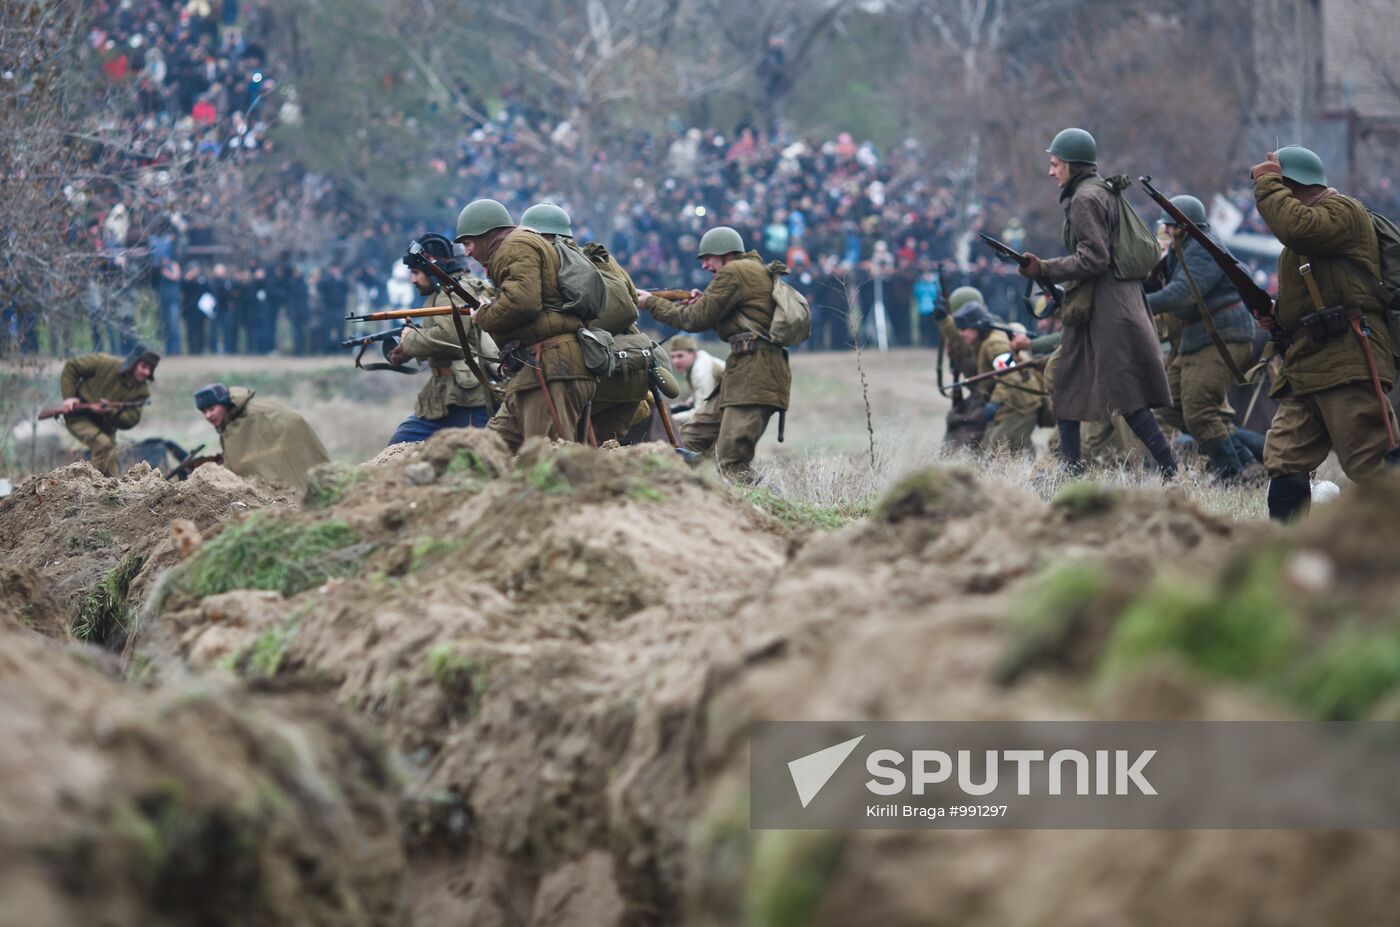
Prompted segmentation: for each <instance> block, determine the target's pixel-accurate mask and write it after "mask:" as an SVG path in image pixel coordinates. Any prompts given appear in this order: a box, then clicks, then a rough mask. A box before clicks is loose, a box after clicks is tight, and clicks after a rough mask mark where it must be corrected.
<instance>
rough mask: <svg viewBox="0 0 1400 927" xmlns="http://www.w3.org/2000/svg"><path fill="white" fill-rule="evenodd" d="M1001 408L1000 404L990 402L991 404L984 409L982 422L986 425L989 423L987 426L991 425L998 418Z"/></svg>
mask: <svg viewBox="0 0 1400 927" xmlns="http://www.w3.org/2000/svg"><path fill="white" fill-rule="evenodd" d="M1000 408H1001V405H1000V403H995V402H989V403H987V404H986V405H985V406H983V407H982V421H983V422H985V423H987V424H990V423H991V421H992V419H994V418H996V417H997V409H1000Z"/></svg>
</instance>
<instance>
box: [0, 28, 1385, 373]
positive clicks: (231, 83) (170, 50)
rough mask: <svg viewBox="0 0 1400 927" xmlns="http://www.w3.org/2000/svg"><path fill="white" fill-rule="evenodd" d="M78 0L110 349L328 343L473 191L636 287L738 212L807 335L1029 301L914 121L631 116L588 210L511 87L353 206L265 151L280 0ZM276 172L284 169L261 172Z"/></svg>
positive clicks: (1237, 198) (651, 282) (88, 192)
mask: <svg viewBox="0 0 1400 927" xmlns="http://www.w3.org/2000/svg"><path fill="white" fill-rule="evenodd" d="M93 12H94V19H93V22H94V27H93V28H92V30H91V32H90V33H89V35H88V40H87V46H88V48H89V49H90V51H91V52H92V54H94V55H95V56H96V57H97V60H98V62H99V65H100V67H101V69H102V72H103V73H104V74H105V75H106V78H107V82H108V85H109V89H110V91H111V92H113V93H116V94H120V95H122V97H123V98H124V99H126V100H129V101H130V104H129V105H126V106H124V107H122V108H121V112H122V113H123V114H124V115H123V116H122V119H124V120H125V121H124V122H123V123H122V124H120V125H112V126H107V127H104V128H105V129H106V130H107V131H109V132H111V133H117V134H120V135H122V136H123V139H124V141H123V144H125V145H127V147H128V150H129V151H131V152H133V153H134V154H133V155H132V157H134V158H136V159H137V160H138V161H139V167H141V168H142V170H141V171H140V172H139V174H138V176H140V177H141V178H142V182H141V183H139V184H136V185H118V184H111V185H102V184H93V185H88V186H85V187H83V188H82V189H77V190H73V191H71V194H70V196H71V197H72V198H74V199H75V201H76V202H77V203H78V205H79V206H80V207H81V209H80V215H81V216H82V217H83V228H82V229H81V230H79V231H78V233H77V234H78V235H80V236H82V237H85V238H86V240H87V243H88V244H90V245H91V248H92V250H93V252H95V253H97V254H99V255H101V257H100V258H99V259H98V260H97V261H96V262H95V265H96V266H95V267H94V268H93V273H92V276H91V279H90V281H89V282H88V284H87V287H86V298H85V300H84V305H83V307H82V309H81V313H82V319H81V320H80V321H79V322H78V323H77V324H76V325H75V326H72V327H76V328H84V327H85V328H87V329H88V330H89V331H90V337H91V341H92V343H93V345H95V346H97V347H100V348H105V349H107V350H112V351H121V350H123V349H124V348H126V347H127V346H128V345H129V344H130V343H132V342H133V341H134V340H135V339H136V338H138V337H142V338H146V339H147V340H150V341H151V342H152V343H154V344H158V345H160V346H161V347H162V348H163V349H164V351H165V352H166V353H167V354H179V353H195V354H198V353H205V352H226V353H262V354H267V353H273V352H277V353H283V354H298V355H300V354H317V353H328V352H333V351H335V350H336V343H337V342H338V341H339V340H340V339H342V338H344V337H347V335H348V334H350V332H349V330H348V329H347V325H346V323H345V321H344V319H345V315H346V313H347V311H349V310H351V309H357V310H364V309H372V308H391V307H395V308H397V307H403V306H407V305H413V304H414V303H415V299H416V294H415V293H414V292H413V291H412V289H411V288H410V287H408V286H407V283H406V272H405V270H404V269H403V268H402V266H401V265H400V264H399V258H400V257H401V255H402V249H403V247H404V246H405V245H406V244H407V243H408V241H409V240H410V239H411V238H413V237H415V236H417V235H420V234H423V233H425V232H429V231H440V232H448V233H449V234H450V231H451V229H450V223H451V222H452V220H453V219H454V218H455V215H456V210H457V209H458V208H460V206H461V205H462V204H464V203H465V202H466V201H468V200H470V199H473V198H475V197H478V196H494V197H496V198H498V199H501V200H502V201H503V202H505V203H506V204H507V206H508V207H509V208H510V209H511V210H512V212H513V213H514V214H515V215H517V216H518V215H519V213H520V212H521V211H522V210H523V209H524V208H525V207H526V206H528V205H530V204H531V203H534V202H538V201H542V200H549V201H554V202H558V203H560V204H561V205H563V206H565V207H566V208H567V209H569V210H570V211H571V212H572V214H573V216H574V222H575V231H576V237H577V238H579V239H580V240H601V241H603V242H604V243H605V244H606V245H607V246H608V247H609V250H610V251H612V252H613V254H614V255H615V256H617V258H618V260H619V261H620V262H621V263H622V264H623V266H625V267H626V268H627V269H628V271H629V272H630V273H631V274H632V276H633V277H634V279H635V280H636V282H637V284H638V286H641V287H645V288H670V287H703V286H704V285H705V283H706V280H707V275H706V274H705V273H704V272H703V271H701V269H700V268H699V265H698V262H697V261H696V259H695V256H694V255H695V248H696V245H697V242H698V239H699V236H700V234H701V233H702V232H703V231H704V230H705V229H706V228H709V227H712V226H714V225H732V226H734V227H735V228H737V229H738V230H739V231H740V232H741V233H742V234H743V236H744V238H745V241H746V242H747V243H748V245H749V247H750V248H752V249H754V250H757V251H758V252H759V253H760V254H761V255H762V256H763V257H764V258H765V259H770V260H772V259H776V260H781V261H784V262H785V263H786V264H787V265H788V266H789V268H791V271H792V274H791V276H790V277H789V278H788V279H789V282H791V283H793V284H794V285H795V286H797V287H798V288H799V289H800V290H802V291H803V292H804V293H806V294H807V296H808V297H809V299H810V301H811V304H812V307H813V312H814V332H813V338H812V340H811V341H810V342H809V343H808V345H806V346H805V349H808V350H837V349H843V348H846V347H849V346H850V345H851V344H852V343H853V342H854V340H855V339H859V338H873V337H875V334H876V330H875V329H876V326H875V318H876V303H877V301H878V302H879V303H881V304H882V305H883V309H884V324H883V325H881V326H880V328H881V331H882V333H883V335H884V336H885V337H886V339H887V340H888V342H889V343H890V344H891V345H932V344H935V343H936V339H937V333H936V330H935V326H934V324H933V321H932V313H933V309H934V306H935V304H936V303H937V301H938V299H939V297H940V293H941V291H942V289H943V288H945V287H946V288H953V287H957V286H960V285H963V284H972V285H975V286H978V287H979V288H981V289H982V290H983V292H984V293H985V294H986V295H987V297H988V300H989V302H990V303H991V304H992V308H993V309H994V310H996V311H998V312H1000V313H1001V314H1003V315H1004V316H1006V317H1008V318H1009V319H1010V320H1019V321H1023V322H1030V321H1031V319H1030V318H1029V316H1028V315H1027V314H1026V313H1025V310H1024V307H1023V304H1022V300H1021V298H1020V297H1021V294H1022V292H1023V286H1022V284H1023V281H1021V280H1020V278H1018V277H1017V276H1016V275H1015V273H1014V268H1011V267H1009V266H1007V265H1005V264H1001V263H997V262H995V261H992V260H991V259H990V254H989V252H987V251H986V250H985V249H983V248H981V247H980V246H979V245H975V238H973V237H972V236H971V234H970V231H969V229H970V230H974V231H975V230H979V229H980V227H981V225H982V222H981V218H980V215H981V211H982V210H984V209H987V208H988V207H989V206H991V205H996V206H997V207H998V208H997V209H996V210H995V214H996V215H1010V214H1011V207H1009V205H1008V204H988V203H982V204H978V203H969V202H963V201H961V200H960V198H959V196H958V190H957V187H956V185H955V184H954V183H953V182H952V181H951V180H948V179H946V178H947V177H948V175H947V173H946V171H940V170H939V169H938V168H937V166H935V165H931V164H929V163H927V159H926V158H925V157H923V155H922V152H921V150H920V148H919V147H918V146H917V144H915V143H914V142H904V143H902V144H899V145H896V146H894V147H893V148H889V149H886V150H880V149H878V148H877V147H876V146H875V145H873V144H871V143H869V142H864V141H859V140H857V139H855V138H853V137H852V136H851V135H849V134H847V133H837V134H836V135H835V137H834V138H824V139H804V138H798V137H793V136H790V135H788V134H786V133H785V132H781V131H771V132H770V131H764V130H761V129H759V128H757V127H754V126H751V125H740V126H737V127H736V128H735V129H734V131H732V132H722V131H718V130H715V129H700V128H695V127H687V126H684V125H682V124H680V123H679V121H676V122H674V123H673V124H671V125H667V126H664V127H660V129H659V131H657V132H655V133H651V134H646V135H642V136H639V137H638V138H637V140H636V142H635V144H633V145H631V146H630V148H629V149H628V151H629V156H628V158H627V159H626V162H625V163H621V164H618V163H612V164H604V163H602V161H601V156H599V163H598V164H596V165H595V166H594V168H595V169H596V170H599V171H601V170H609V171H615V172H619V173H620V175H621V176H623V177H630V178H633V179H632V181H631V184H630V187H628V193H627V195H626V196H624V197H622V198H621V199H616V198H614V199H613V200H612V201H611V202H612V205H611V207H610V209H609V211H608V212H607V214H604V215H598V214H597V212H598V210H597V209H596V208H590V204H589V203H588V202H587V198H586V197H587V195H586V194H584V193H571V192H570V191H564V190H552V189H551V188H550V182H549V181H548V180H547V179H546V178H547V176H548V175H547V173H546V172H545V171H544V170H543V168H542V166H543V164H544V161H545V159H546V158H547V157H548V155H547V154H545V153H543V152H542V151H541V148H540V145H539V144H538V141H539V139H540V138H541V137H548V139H549V141H550V143H551V144H553V145H557V146H560V147H563V148H565V149H567V148H568V146H569V145H570V144H571V143H572V142H573V141H574V139H572V138H571V137H570V133H571V132H572V131H573V130H572V128H571V127H570V125H569V123H568V122H563V123H558V124H554V125H547V124H542V122H541V120H540V118H539V117H538V115H537V114H533V113H531V112H530V111H529V110H528V108H526V107H524V106H523V105H520V104H518V103H516V102H513V101H512V100H511V99H510V98H509V95H508V94H507V98H506V99H505V100H504V101H503V103H502V105H501V106H499V107H498V108H497V110H496V113H495V115H494V117H492V118H491V119H490V120H489V121H484V122H471V121H466V122H462V123H459V124H458V128H457V130H456V131H458V133H459V137H458V140H457V144H456V146H455V150H456V157H457V163H455V164H449V163H445V162H442V161H436V162H434V163H432V164H430V165H426V166H425V171H426V172H427V173H428V174H430V175H433V176H435V177H436V178H439V179H440V182H441V186H442V188H443V191H444V192H443V194H442V197H441V199H440V200H439V202H438V203H437V207H438V208H437V210H436V213H435V214H434V215H431V216H409V215H403V216H385V215H378V216H374V217H372V218H371V217H362V218H359V219H357V218H356V217H355V216H352V215H347V214H346V213H345V212H343V211H336V205H335V195H334V190H333V184H331V183H330V182H329V181H328V180H326V179H325V178H322V177H318V176H314V175H302V174H297V173H295V172H292V171H290V170H289V169H288V168H287V167H286V166H285V165H279V164H278V163H277V159H276V157H275V155H272V154H270V152H274V151H275V148H276V145H275V130H276V127H277V126H279V125H292V124H295V123H297V122H298V120H300V119H301V109H300V103H299V101H298V100H297V98H296V95H295V93H294V92H293V91H292V90H291V89H290V87H287V88H279V83H278V68H277V62H275V61H269V60H268V55H267V53H266V51H265V47H264V45H263V44H261V43H260V42H259V41H257V37H259V36H266V35H268V34H269V32H270V31H271V30H273V29H275V28H277V23H276V22H275V21H274V19H273V17H275V8H274V7H273V6H269V5H259V6H257V7H255V8H251V9H248V10H240V4H239V2H238V0H222V2H220V0H95V2H94V3H93ZM270 136H271V137H270ZM176 162H184V163H185V164H186V165H188V164H190V163H193V164H194V165H195V167H196V168H197V167H198V165H199V164H200V163H205V162H207V163H210V164H218V165H222V166H224V167H226V168H227V167H230V166H231V167H232V168H233V169H232V170H222V171H217V172H211V173H210V177H211V182H210V183H209V184H203V185H199V186H197V187H196V188H195V191H196V192H193V193H187V194H185V195H183V196H176V195H173V194H171V193H170V192H169V191H170V190H171V189H173V188H174V187H175V186H176V185H173V184H168V183H167V182H166V181H167V180H168V178H164V177H163V176H162V166H163V165H167V164H170V165H173V164H175V163H176ZM182 169H188V168H187V167H186V168H182ZM244 170H247V171H252V170H258V171H260V172H261V173H260V179H261V180H262V181H263V182H261V183H259V184H258V185H257V186H256V189H258V190H262V191H269V192H264V193H262V194H260V195H251V196H250V195H249V193H248V190H250V189H254V188H253V187H252V186H251V185H245V184H243V183H242V182H241V180H242V176H243V175H242V173H241V172H242V171H244ZM278 171H282V172H283V174H282V175H281V176H280V182H274V183H271V184H269V183H267V182H266V181H267V179H268V175H269V173H271V174H272V175H273V177H274V180H276V179H278V173H277V172H278ZM936 178H943V179H936ZM1051 194H1052V191H1051V190H1050V189H1049V188H1048V185H1047V190H1046V195H1047V196H1050V195H1051ZM1398 194H1400V191H1397V190H1396V189H1394V188H1392V187H1391V185H1390V183H1389V181H1388V180H1387V181H1383V182H1382V184H1381V186H1380V188H1379V189H1378V190H1376V191H1371V197H1372V206H1373V207H1374V208H1377V209H1379V210H1381V211H1387V210H1388V211H1390V212H1392V213H1395V212H1400V195H1398ZM1207 198H1208V197H1207ZM1226 198H1227V199H1228V200H1230V201H1231V202H1233V203H1234V204H1235V206H1236V207H1237V208H1238V209H1239V211H1240V213H1241V215H1242V219H1241V226H1240V229H1241V230H1242V231H1246V232H1264V231H1265V230H1264V229H1263V227H1262V224H1261V223H1260V222H1259V219H1258V216H1257V213H1255V211H1254V209H1253V202H1252V195H1251V192H1250V190H1249V187H1248V186H1247V185H1244V186H1241V187H1240V188H1239V189H1237V190H1234V191H1229V192H1228V193H1226ZM595 205H596V204H595ZM308 212H315V213H316V214H317V216H318V219H319V220H320V221H323V222H326V221H329V222H332V223H334V224H335V225H336V226H337V228H338V229H339V233H340V237H339V239H338V242H337V246H336V247H335V248H330V249H326V250H325V251H323V252H320V253H306V252H300V253H297V252H289V253H281V254H257V253H249V251H248V250H247V249H246V245H244V244H243V243H240V242H239V241H237V240H235V239H236V236H234V235H231V234H229V233H228V232H227V229H229V228H231V227H233V226H235V225H239V226H241V227H252V228H255V229H257V228H270V227H273V226H276V225H278V224H279V223H281V224H284V225H288V226H290V225H291V224H294V223H295V222H297V221H298V220H299V219H300V220H304V219H305V217H306V215H307V214H308ZM235 217H236V218H237V220H238V221H237V222H234V221H233V220H234V218H235ZM958 218H963V219H966V220H968V221H964V222H962V223H959V222H957V221H956V220H957V219H958ZM1151 218H1155V216H1152V217H1151ZM137 220H139V221H137ZM959 225H961V227H962V229H963V231H962V233H961V234H959V232H958V228H959ZM138 230H144V231H138ZM980 230H985V231H988V232H990V233H991V234H995V235H998V237H1001V238H1002V239H1003V240H1005V241H1006V242H1007V243H1009V244H1011V245H1012V246H1013V247H1018V248H1019V247H1022V245H1023V244H1024V242H1025V238H1026V231H1025V228H1024V227H1023V225H1022V224H1021V222H1020V220H1019V219H1016V218H1011V219H1010V220H1009V221H1006V222H1004V223H1002V222H998V223H997V227H992V228H987V229H980ZM877 279H878V285H877V284H876V281H877ZM8 315H9V317H10V321H11V322H12V321H13V318H14V315H13V312H10V313H8ZM84 323H85V324H84ZM11 334H12V336H14V337H18V338H21V339H22V340H23V342H24V343H23V345H22V346H23V347H24V348H26V349H27V350H31V351H37V350H43V349H47V350H50V351H53V352H59V351H61V350H63V349H64V348H65V345H64V344H63V343H62V342H63V341H64V340H66V341H69V342H70V343H71V342H72V341H73V340H75V339H74V336H73V335H72V332H71V331H70V332H69V333H68V337H67V338H66V339H57V338H49V339H48V340H47V342H46V343H44V344H42V345H41V343H40V339H39V336H38V333H37V332H34V331H27V332H23V333H21V332H19V331H12V333H11Z"/></svg>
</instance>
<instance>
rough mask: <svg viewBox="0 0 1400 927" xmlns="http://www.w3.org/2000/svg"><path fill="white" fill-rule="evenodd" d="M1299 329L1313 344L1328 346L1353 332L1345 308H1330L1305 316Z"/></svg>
mask: <svg viewBox="0 0 1400 927" xmlns="http://www.w3.org/2000/svg"><path fill="white" fill-rule="evenodd" d="M1298 327H1299V329H1301V330H1302V331H1304V332H1307V335H1308V340H1310V341H1312V342H1313V343H1315V344H1327V343H1328V342H1329V341H1335V340H1336V339H1338V338H1340V337H1342V336H1343V335H1345V334H1347V333H1348V332H1349V331H1351V324H1350V313H1349V312H1348V311H1347V308H1346V307H1345V306H1328V307H1327V308H1326V309H1319V310H1317V311H1316V312H1309V313H1308V314H1307V315H1305V316H1303V317H1302V318H1301V319H1299V320H1298Z"/></svg>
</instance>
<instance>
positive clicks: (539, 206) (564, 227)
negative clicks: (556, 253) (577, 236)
mask: <svg viewBox="0 0 1400 927" xmlns="http://www.w3.org/2000/svg"><path fill="white" fill-rule="evenodd" d="M520 225H521V227H522V228H527V229H531V230H532V231H536V232H539V233H540V234H541V235H563V236H564V237H565V238H573V237H574V226H573V220H572V219H570V218H569V214H568V213H567V212H565V211H564V209H563V207H561V206H557V205H555V204H554V203H536V204H535V205H533V206H531V207H530V208H529V209H527V210H525V211H524V212H523V213H521V214H520Z"/></svg>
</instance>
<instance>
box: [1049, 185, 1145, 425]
mask: <svg viewBox="0 0 1400 927" xmlns="http://www.w3.org/2000/svg"><path fill="white" fill-rule="evenodd" d="M1096 177H1097V175H1096V174H1093V173H1080V174H1078V175H1076V176H1075V177H1073V178H1072V179H1071V180H1070V185H1069V186H1068V187H1067V188H1066V195H1063V202H1064V206H1065V245H1066V248H1068V249H1069V250H1070V252H1071V253H1070V254H1069V255H1067V256H1065V257H1058V258H1046V259H1044V260H1042V261H1041V266H1042V267H1043V268H1044V270H1045V275H1046V276H1047V277H1049V278H1050V279H1051V280H1054V281H1055V282H1057V283H1058V282H1067V283H1068V282H1072V281H1077V282H1078V283H1077V285H1078V286H1079V287H1092V292H1091V298H1092V300H1093V313H1092V315H1091V316H1090V318H1089V321H1088V322H1087V323H1085V324H1083V325H1078V326H1066V327H1065V330H1064V338H1063V340H1062V341H1061V343H1060V359H1059V369H1058V371H1057V373H1056V376H1055V378H1054V380H1055V395H1054V400H1053V401H1054V404H1055V415H1056V417H1057V418H1062V419H1068V420H1070V421H1077V422H1097V421H1103V420H1105V419H1107V418H1109V417H1110V416H1111V415H1112V414H1114V413H1122V414H1124V415H1126V414H1129V413H1131V412H1136V411H1137V410H1138V409H1141V408H1143V407H1144V406H1169V405H1171V402H1172V395H1171V387H1169V386H1168V385H1167V371H1166V368H1165V367H1164V366H1163V365H1162V349H1161V346H1160V343H1159V342H1158V341H1157V329H1156V326H1154V325H1153V323H1152V317H1151V316H1150V315H1148V312H1147V299H1146V296H1145V294H1144V292H1143V288H1142V281H1140V280H1119V279H1118V278H1117V277H1115V276H1114V275H1113V269H1112V267H1111V266H1110V260H1111V254H1110V248H1111V243H1112V241H1113V233H1114V229H1115V228H1116V227H1117V225H1118V203H1117V200H1116V198H1115V195H1114V193H1113V192H1112V191H1111V190H1109V189H1108V188H1106V187H1105V186H1104V185H1103V184H1102V183H1099V182H1097V180H1096Z"/></svg>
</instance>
